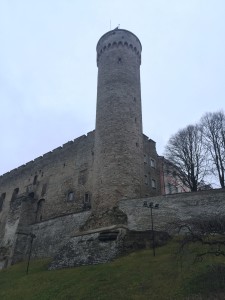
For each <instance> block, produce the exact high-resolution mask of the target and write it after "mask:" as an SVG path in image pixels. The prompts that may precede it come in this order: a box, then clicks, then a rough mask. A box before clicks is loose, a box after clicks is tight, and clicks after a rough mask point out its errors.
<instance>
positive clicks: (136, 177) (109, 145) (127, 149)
mask: <svg viewBox="0 0 225 300" xmlns="http://www.w3.org/2000/svg"><path fill="white" fill-rule="evenodd" d="M141 50H142V47H141V43H140V41H139V39H138V38H137V37H136V36H135V35H134V34H133V33H132V32H130V31H127V30H124V29H115V30H112V31H109V32H107V33H106V34H104V35H103V36H102V37H101V38H100V40H99V41H98V44H97V66H98V89H97V111H96V131H95V151H94V153H95V161H94V172H93V175H94V178H93V182H94V189H93V204H92V206H93V210H94V211H102V210H103V211H104V210H106V209H109V208H112V207H114V206H116V205H117V203H118V201H119V200H120V199H124V198H128V199H129V198H139V197H140V196H141V190H142V188H141V186H142V182H143V177H144V174H143V172H144V171H143V135H142V113H141V88H140V64H141Z"/></svg>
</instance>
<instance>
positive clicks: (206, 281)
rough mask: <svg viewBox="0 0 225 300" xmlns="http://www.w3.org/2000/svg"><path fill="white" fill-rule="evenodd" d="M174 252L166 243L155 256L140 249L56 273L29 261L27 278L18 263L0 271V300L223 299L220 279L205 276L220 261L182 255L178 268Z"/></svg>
mask: <svg viewBox="0 0 225 300" xmlns="http://www.w3.org/2000/svg"><path fill="white" fill-rule="evenodd" d="M176 250H177V244H176V242H170V243H169V244H168V245H166V246H164V247H161V248H157V249H156V256H155V257H153V255H152V251H151V250H143V251H138V252H135V253H132V254H130V255H128V256H125V257H121V258H119V259H117V260H115V261H114V262H111V263H108V264H102V265H95V266H83V267H79V268H71V269H63V270H56V271H48V270H47V265H48V261H46V260H39V261H31V263H30V270H29V274H28V275H26V263H20V264H17V265H14V266H12V267H10V268H9V269H7V270H2V271H0V299H1V300H13V299H16V300H20V299H21V300H26V299H29V300H33V299H40V300H47V299H55V300H56V299H60V300H61V299H67V300H69V299H78V300H79V299H84V300H88V299H95V300H97V299H99V300H100V299H107V300H108V299H109V300H110V299H113V300H114V299H116V300H120V299H122V300H126V299H129V300H130V299H131V300H132V299H134V300H135V299H140V300H141V299H152V300H154V299H157V300H160V299H162V300H164V299H165V300H166V299H171V300H176V299H225V297H224V298H220V296H219V295H221V294H223V291H224V290H225V289H224V286H223V280H219V282H220V284H219V285H218V284H217V283H218V282H217V281H218V280H217V279H218V278H217V279H216V280H214V281H215V282H213V280H212V278H215V276H214V275H213V276H212V272H211V271H209V268H210V266H212V265H215V264H220V265H221V263H222V260H223V259H221V258H207V259H205V260H204V261H203V262H201V263H193V257H192V256H191V255H186V256H185V257H184V258H183V259H182V264H181V260H180V259H178V256H177V255H176ZM220 273H221V272H220ZM220 275H221V274H220ZM216 284H217V285H216ZM215 293H218V294H217V296H216V295H215ZM219 293H220V294H219ZM209 295H211V296H209ZM213 297H217V298H213Z"/></svg>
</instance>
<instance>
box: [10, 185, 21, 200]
mask: <svg viewBox="0 0 225 300" xmlns="http://www.w3.org/2000/svg"><path fill="white" fill-rule="evenodd" d="M18 193H19V188H15V189H14V191H13V194H12V198H11V201H14V200H16V197H17V195H18Z"/></svg>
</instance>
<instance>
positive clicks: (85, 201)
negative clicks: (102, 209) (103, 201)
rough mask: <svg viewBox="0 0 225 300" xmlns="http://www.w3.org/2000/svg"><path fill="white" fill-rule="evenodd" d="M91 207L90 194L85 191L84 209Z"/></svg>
mask: <svg viewBox="0 0 225 300" xmlns="http://www.w3.org/2000/svg"><path fill="white" fill-rule="evenodd" d="M90 208H91V197H90V194H89V193H88V192H87V193H85V194H84V209H90Z"/></svg>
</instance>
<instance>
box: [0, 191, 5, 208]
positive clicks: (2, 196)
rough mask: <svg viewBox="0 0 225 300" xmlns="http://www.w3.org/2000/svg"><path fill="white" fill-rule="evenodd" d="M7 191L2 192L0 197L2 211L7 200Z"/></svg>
mask: <svg viewBox="0 0 225 300" xmlns="http://www.w3.org/2000/svg"><path fill="white" fill-rule="evenodd" d="M5 196H6V193H2V194H1V197H0V211H2V207H3V203H4V200H5Z"/></svg>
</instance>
